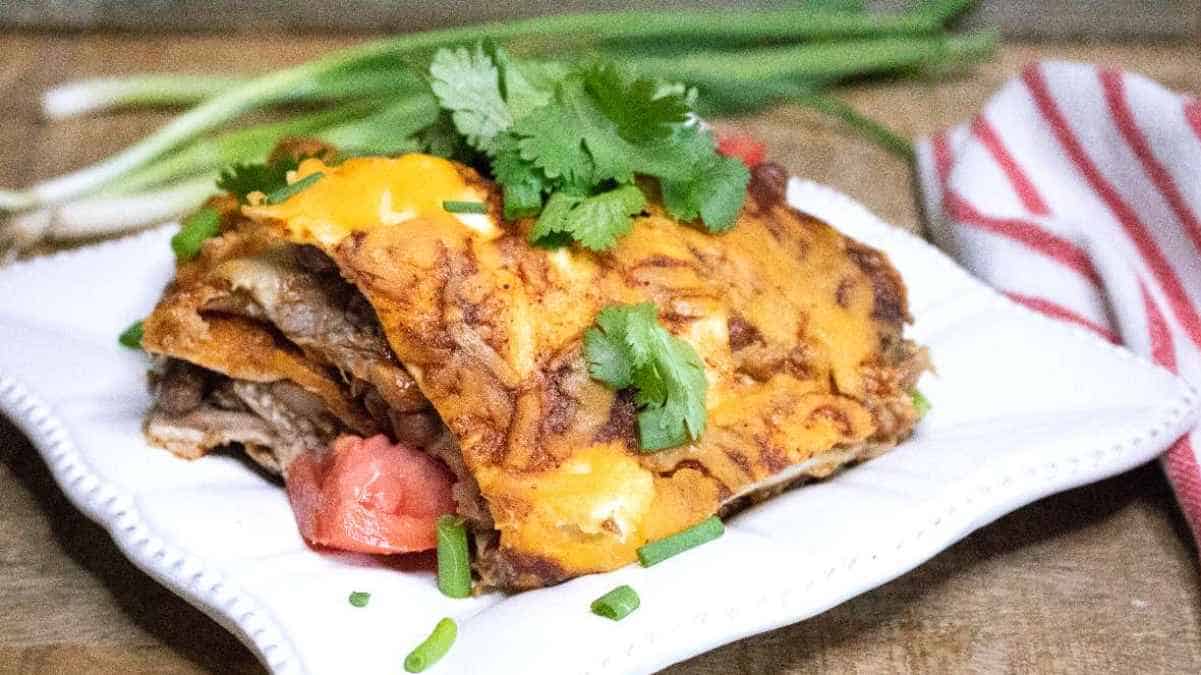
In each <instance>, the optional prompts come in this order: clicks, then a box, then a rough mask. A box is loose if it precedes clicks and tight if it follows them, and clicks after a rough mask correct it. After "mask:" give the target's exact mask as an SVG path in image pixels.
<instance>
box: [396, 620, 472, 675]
mask: <svg viewBox="0 0 1201 675" xmlns="http://www.w3.org/2000/svg"><path fill="white" fill-rule="evenodd" d="M458 634H459V628H458V626H456V625H455V622H454V619H451V618H445V619H442V620H441V621H439V622H438V625H437V626H434V632H432V633H430V636H429V637H427V638H426V639H425V642H422V643H421V644H419V645H417V647H416V648H415V649H414V650H413V651H411V652H409V655H408V656H406V657H405V670H406V671H408V672H410V673H420V672H421V671H423V670H425V669H426V668H429V667H430V666H432V665H434V664H435V663H437V662H438V659H440V658H442V657H443V656H446V652H448V651H450V646H451V645H453V644H454V643H455V637H457V636H458Z"/></svg>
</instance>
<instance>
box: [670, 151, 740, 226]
mask: <svg viewBox="0 0 1201 675" xmlns="http://www.w3.org/2000/svg"><path fill="white" fill-rule="evenodd" d="M750 179H751V174H750V171H748V170H747V168H746V165H745V164H743V163H742V162H741V161H739V160H737V159H735V158H733V157H720V156H716V155H714V156H712V157H709V158H708V159H707V160H705V161H703V162H701V163H700V164H698V165H697V166H696V173H695V174H694V175H693V176H692V177H691V178H690V179H689V180H687V181H672V180H662V181H660V186H661V187H662V191H663V205H664V206H666V207H667V211H668V213H670V214H671V215H672V216H673V217H675V218H677V219H679V220H696V219H697V218H698V217H699V218H700V219H701V221H702V222H703V223H704V224H705V228H706V229H708V230H709V231H710V232H713V233H718V232H725V231H726V230H728V229H730V228H731V227H733V226H734V221H735V220H736V219H737V218H738V211H739V210H740V209H741V208H742V203H743V202H744V201H745V200H746V186H747V183H748V182H749V181H750Z"/></svg>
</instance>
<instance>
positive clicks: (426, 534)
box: [284, 434, 455, 553]
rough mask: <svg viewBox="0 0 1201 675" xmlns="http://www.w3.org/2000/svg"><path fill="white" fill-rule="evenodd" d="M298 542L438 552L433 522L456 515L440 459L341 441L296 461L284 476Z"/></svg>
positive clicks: (379, 443) (376, 441) (353, 439)
mask: <svg viewBox="0 0 1201 675" xmlns="http://www.w3.org/2000/svg"><path fill="white" fill-rule="evenodd" d="M284 479H285V482H286V483H287V486H288V499H289V500H290V501H291V502H292V512H293V513H294V514H295V515H296V525H297V526H298V527H299V528H300V533H301V535H303V536H304V538H305V539H306V540H307V541H308V542H309V543H310V544H316V545H320V546H328V547H330V548H336V549H341V550H344V551H356V552H359V553H408V552H412V551H425V550H428V549H432V548H434V547H435V546H436V545H437V540H438V537H437V528H436V521H437V520H438V516H441V515H444V514H447V513H454V511H455V503H454V499H453V498H452V497H451V491H450V487H451V484H452V483H453V477H452V476H451V475H450V473H449V472H448V471H447V470H446V469H445V468H444V467H443V466H442V465H441V464H440V463H438V461H437V460H435V459H433V458H432V457H430V456H429V455H427V454H425V453H423V452H421V451H420V450H415V449H413V448H410V447H408V446H404V445H399V444H396V445H393V444H392V443H391V442H390V441H389V440H388V438H387V437H386V436H384V435H382V434H381V435H378V436H372V437H371V438H367V439H363V438H359V437H358V436H340V437H339V438H338V439H337V440H335V441H334V442H333V443H332V444H331V445H330V447H329V449H328V450H313V451H309V452H307V453H305V454H303V455H301V456H300V457H297V458H296V459H295V460H294V461H293V462H292V464H291V465H290V466H289V467H288V470H287V472H286V473H285V475H284Z"/></svg>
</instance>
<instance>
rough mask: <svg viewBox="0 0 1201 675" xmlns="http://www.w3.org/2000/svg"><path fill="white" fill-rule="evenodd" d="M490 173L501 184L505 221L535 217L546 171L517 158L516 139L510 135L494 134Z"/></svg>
mask: <svg viewBox="0 0 1201 675" xmlns="http://www.w3.org/2000/svg"><path fill="white" fill-rule="evenodd" d="M492 175H493V177H494V178H496V182H497V183H499V184H500V186H501V191H502V193H503V196H504V200H503V201H504V210H505V219H506V220H516V219H518V218H525V217H528V216H536V215H538V212H539V211H541V210H542V193H543V192H544V191H546V189H547V183H548V180H547V177H546V174H545V172H543V171H541V170H539V169H538V167H536V166H534V165H533V164H532V163H531V162H529V161H526V160H525V159H523V158H522V157H521V149H520V148H519V147H518V145H517V139H516V137H514V136H513V135H511V134H502V135H500V136H498V137H497V141H496V158H495V159H493V160H492Z"/></svg>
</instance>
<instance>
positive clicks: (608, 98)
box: [584, 63, 688, 143]
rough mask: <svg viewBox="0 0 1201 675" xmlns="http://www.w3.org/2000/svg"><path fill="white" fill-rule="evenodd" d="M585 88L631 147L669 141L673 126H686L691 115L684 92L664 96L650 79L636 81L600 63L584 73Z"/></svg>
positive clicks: (606, 64) (615, 66)
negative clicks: (663, 140) (654, 141)
mask: <svg viewBox="0 0 1201 675" xmlns="http://www.w3.org/2000/svg"><path fill="white" fill-rule="evenodd" d="M584 86H585V88H587V90H588V93H589V94H591V95H592V98H593V100H595V101H596V105H597V107H598V108H599V109H600V110H601V112H603V113H604V115H605V117H608V118H609V119H610V120H612V121H613V123H614V124H615V125H616V126H617V133H618V134H619V135H620V136H621V137H622V138H624V139H626V140H628V141H630V142H631V143H643V142H646V141H651V140H655V139H658V138H665V137H667V136H669V135H670V134H671V129H672V125H675V124H683V122H684V120H685V118H686V117H687V115H688V103H687V102H686V101H685V100H684V92H683V91H682V90H681V91H667V92H661V91H660V90H661V88H660V86H659V84H658V83H657V82H656V81H655V80H653V79H651V78H649V77H640V78H632V77H630V76H629V75H627V74H626V73H624V72H622V71H621V70H620V69H619V68H618V67H617V65H616V64H613V63H596V64H593V65H592V66H591V67H589V68H588V69H586V70H585V71H584Z"/></svg>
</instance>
